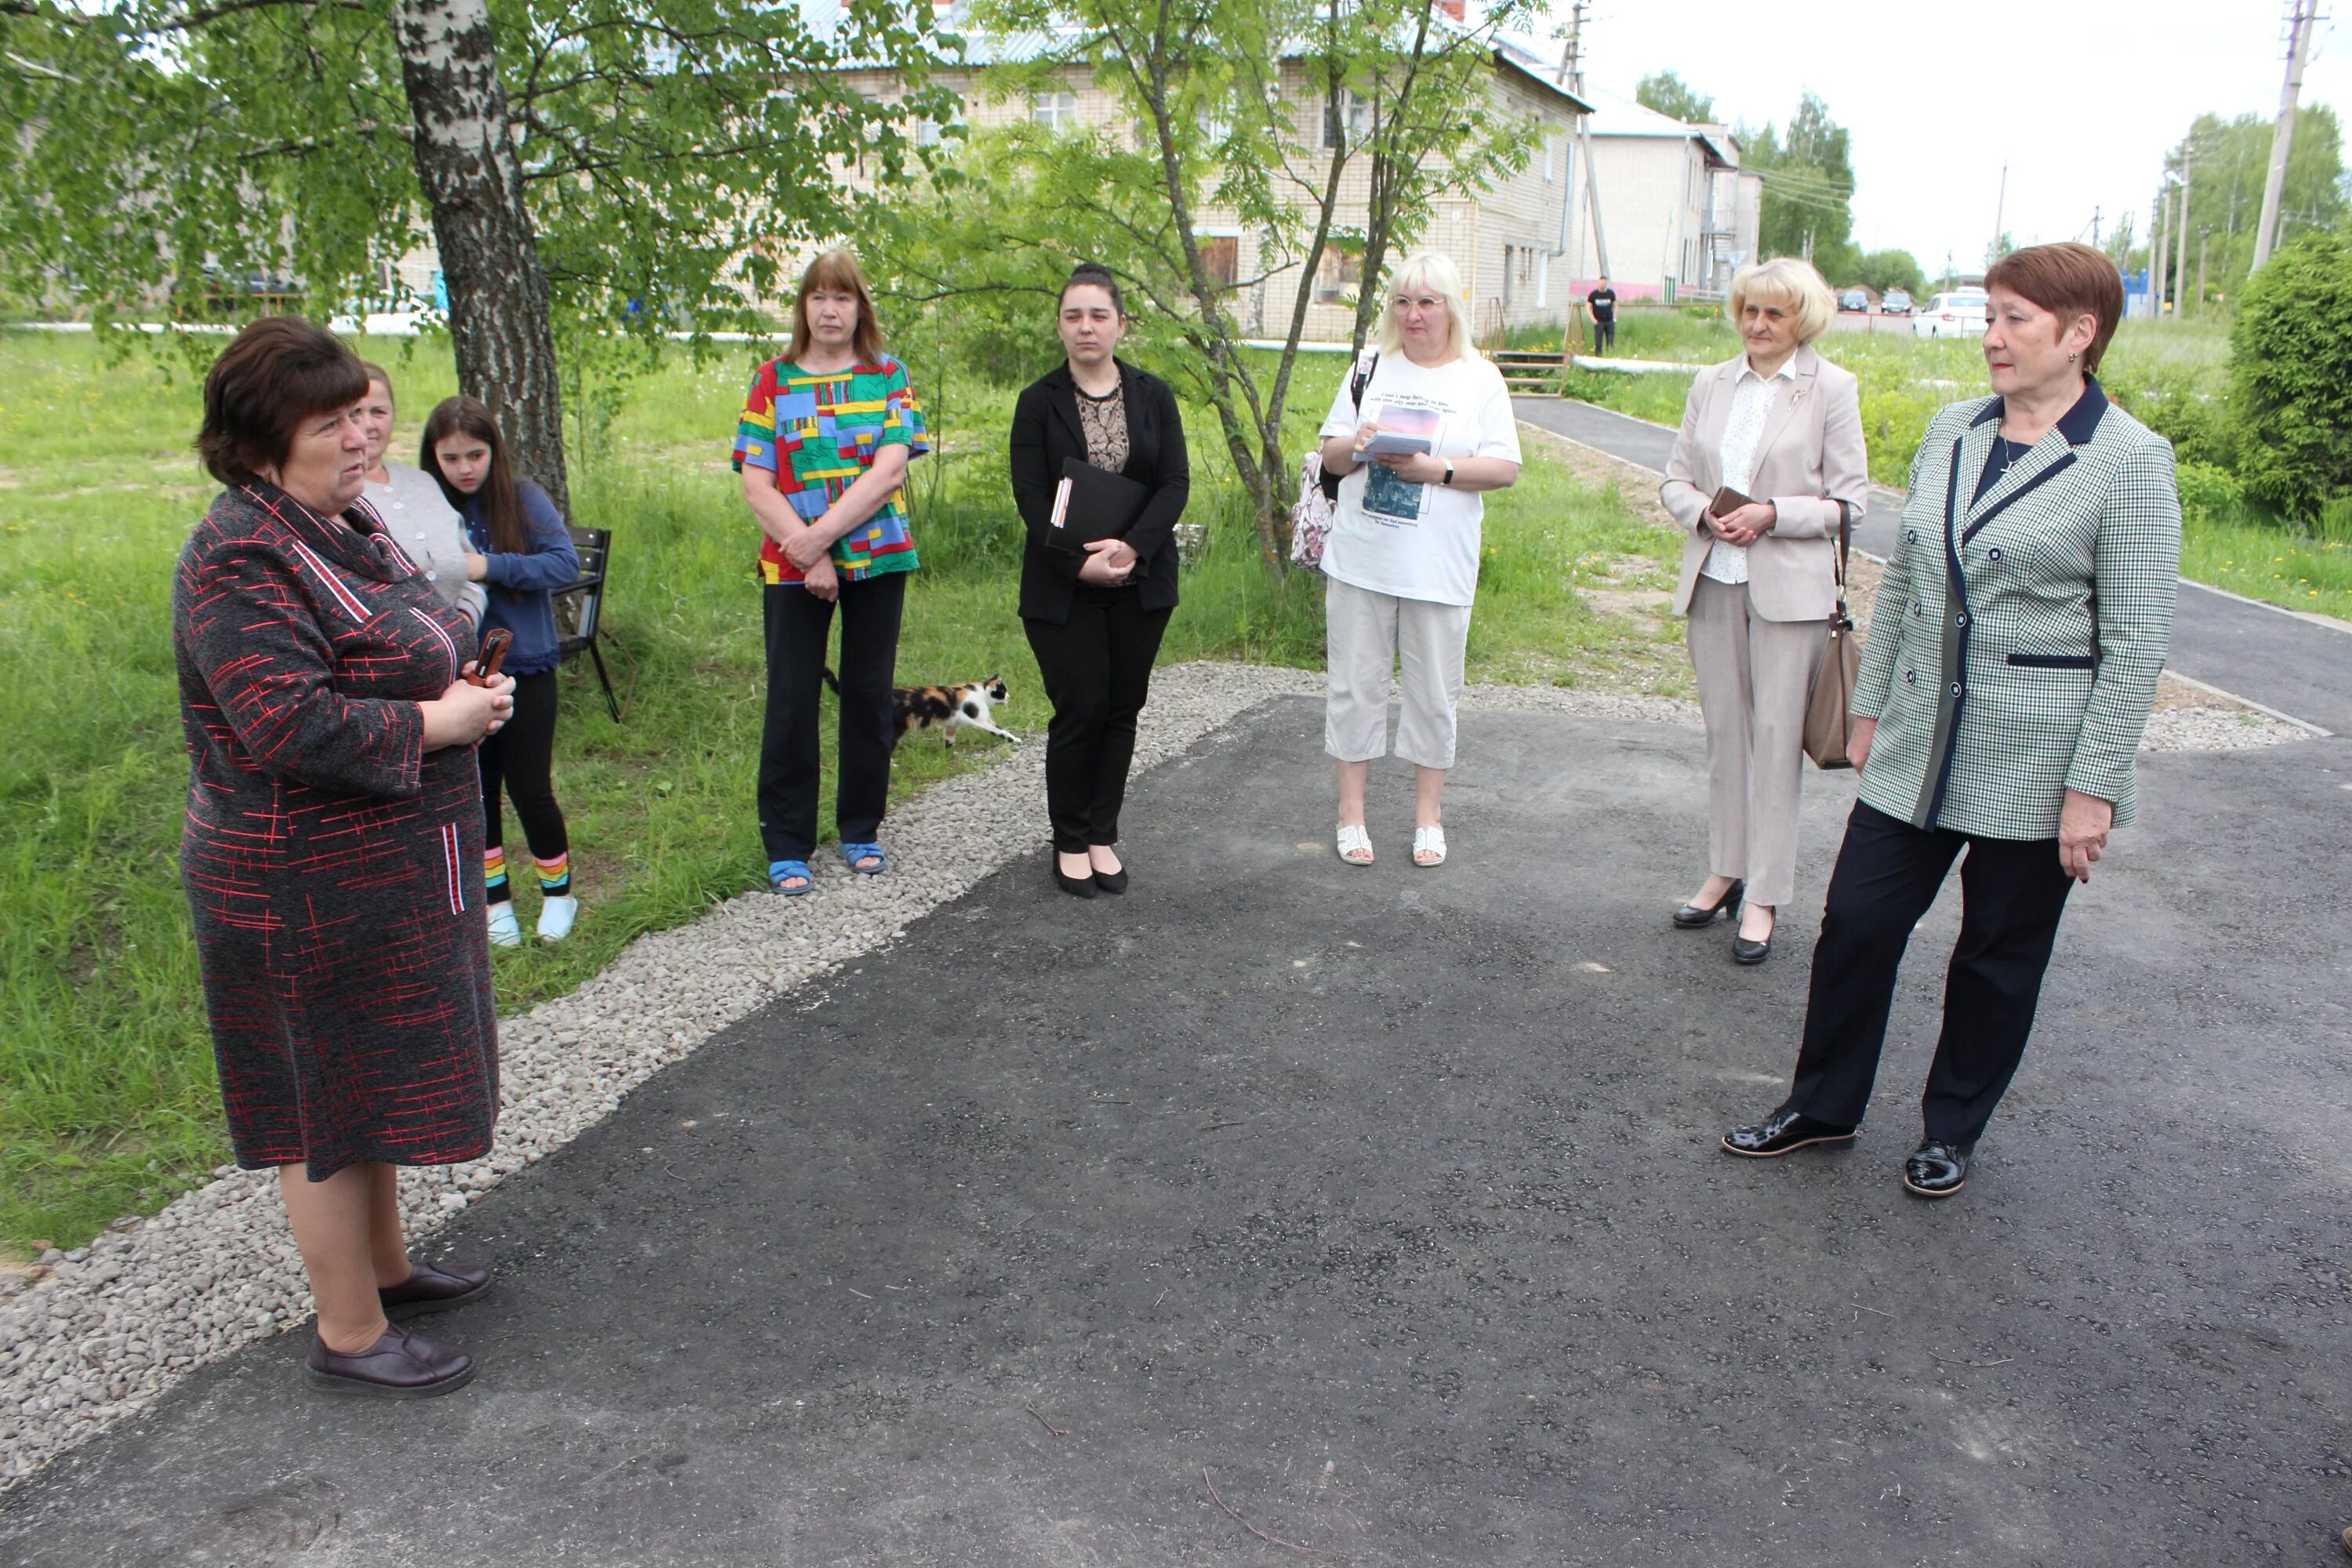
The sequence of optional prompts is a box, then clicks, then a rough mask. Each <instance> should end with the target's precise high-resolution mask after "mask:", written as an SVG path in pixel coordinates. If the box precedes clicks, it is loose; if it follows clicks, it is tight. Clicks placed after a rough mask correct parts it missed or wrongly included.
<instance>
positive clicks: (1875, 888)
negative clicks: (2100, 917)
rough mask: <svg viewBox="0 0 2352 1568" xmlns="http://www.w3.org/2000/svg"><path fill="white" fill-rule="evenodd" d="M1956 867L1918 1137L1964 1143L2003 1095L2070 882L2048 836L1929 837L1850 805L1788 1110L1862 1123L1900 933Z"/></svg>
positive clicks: (1898, 958) (1905, 936) (1890, 1000)
mask: <svg viewBox="0 0 2352 1568" xmlns="http://www.w3.org/2000/svg"><path fill="white" fill-rule="evenodd" d="M1963 848H1965V849H1966V850H1967V851H1968V858H1967V859H1966V860H1964V861H1962V862H1961V864H1960V940H1959V945H1958V946H1957V947H1955V948H1954V949H1953V950H1952V964H1951V968H1950V970H1949V972H1948V973H1947V975H1946V977H1945V981H1944V1031H1943V1036H1942V1037H1941V1038H1940V1039H1938V1040H1937V1042H1936V1060H1935V1064H1934V1065H1933V1066H1932V1067H1930V1068H1928V1069H1927V1094H1926V1095H1925V1096H1924V1097H1923V1098H1922V1099H1921V1100H1920V1109H1921V1110H1922V1112H1923V1113H1924V1116H1925V1120H1926V1122H1927V1136H1928V1137H1929V1138H1932V1139H1937V1140H1940V1141H1942V1142H1952V1143H1973V1142H1976V1140H1977V1137H1978V1135H1979V1133H1981V1132H1982V1131H1984V1129H1985V1123H1986V1122H1987V1121H1990V1120H1991V1119H1992V1112H1993V1107H1994V1106H1996V1105H1999V1104H2000V1097H2001V1095H2002V1094H2003V1093H2005V1092H2006V1091H2007V1090H2008V1089H2009V1080H2010V1079H2011V1078H2012V1077H2014V1076H2015V1075H2016V1072H2017V1064H2018V1062H2019V1060H2020V1059H2021V1058H2023V1056H2024V1055H2025V1037H2026V1036H2028V1035H2029V1034H2031V1033H2032V1031H2033V1010H2034V1005H2035V1004H2036V1003H2038V1002H2039V1001H2040V1000H2041V997H2042V973H2043V972H2044V971H2046V970H2047V969H2048V968H2049V967H2050V950H2051V947H2052V946H2053V944H2054V943H2055V942H2057V940H2058V917H2059V916H2060V915H2061V914H2063V912H2064V911H2065V908H2066V894H2067V892H2068V890H2069V889H2072V888H2073V887H2074V879H2073V878H2071V877H2069V876H2067V875H2066V873H2065V871H2064V870H2063V868H2060V866H2059V864H2058V841H2057V840H2056V839H2054V838H2034V839H2015V838H1972V837H1969V836H1968V835H1967V834H1963V833H1951V832H1947V831H1942V830H1937V831H1934V832H1930V831H1928V830H1927V829H1925V828H1918V827H1914V826H1911V825H1910V824H1909V823H1907V822H1904V821H1901V820H1899V819H1897V818H1895V817H1892V816H1887V815H1886V814H1885V812H1883V811H1877V810H1874V809H1873V808H1872V807H1870V806H1867V805H1862V804H1860V803H1859V802H1857V803H1856V804H1855V805H1854V808H1853V816H1851V817H1849V818H1847V820H1846V826H1845V843H1844V845H1843V847H1841V848H1840V849H1839V850H1838V858H1837V869H1836V870H1835V871H1833V872H1832V873H1831V875H1830V890H1829V907H1828V908H1827V909H1826V910H1824V911H1823V912H1822V937H1821V941H1820V942H1818V943H1817V944H1816V945H1815V946H1814V948H1813V981H1812V994H1811V1000H1810V1001H1809V1003H1808V1005H1807V1006H1806V1009H1805V1043H1804V1047H1803V1048H1802V1050H1801V1051H1800V1052H1799V1053H1798V1056H1797V1076H1796V1081H1795V1082H1794V1084H1792V1085H1791V1087H1790V1091H1789V1103H1790V1105H1791V1106H1793V1107H1794V1108H1795V1109H1797V1110H1801V1111H1803V1112H1804V1113H1805V1114H1806V1115H1808V1116H1811V1117H1814V1118H1816V1119H1818V1120H1820V1121H1827V1122H1831V1123H1833V1124H1835V1125H1837V1126H1840V1127H1855V1126H1859V1125H1861V1123H1862V1118H1863V1112H1864V1110H1867V1109H1868V1108H1869V1105H1870V1086H1871V1082H1872V1080H1873V1079H1875V1078H1876V1077H1877V1074H1878V1053H1879V1049H1880V1047H1883V1046H1884V1045H1885V1042H1886V1015H1887V1010H1888V1009H1889V1008H1890V1007H1891V1006H1892V1005H1893V1004H1894V1000H1895V971H1896V970H1897V969H1898V968H1900V967H1901V965H1902V963H1903V950H1904V949H1905V947H1906V946H1907V945H1908V944H1909V942H1910V941H1911V928H1912V927H1913V926H1915V925H1916V924H1918V923H1919V921H1920V919H1921V917H1923V916H1925V915H1926V914H1927V907H1928V906H1929V905H1930V904H1932V903H1934V902H1935V901H1936V890H1937V889H1938V888H1940V887H1942V886H1943V883H1944V878H1945V876H1946V875H1947V874H1948V872H1949V871H1950V870H1951V868H1952V860H1953V858H1954V857H1956V856H1958V854H1959V853H1960V851H1961V850H1962V849H1963Z"/></svg>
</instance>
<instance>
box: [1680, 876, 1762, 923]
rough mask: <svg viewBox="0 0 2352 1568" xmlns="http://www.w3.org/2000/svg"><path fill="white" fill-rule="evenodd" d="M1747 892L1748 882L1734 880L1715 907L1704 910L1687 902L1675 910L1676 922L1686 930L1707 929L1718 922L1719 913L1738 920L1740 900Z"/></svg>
mask: <svg viewBox="0 0 2352 1568" xmlns="http://www.w3.org/2000/svg"><path fill="white" fill-rule="evenodd" d="M1747 893H1748V884H1747V883H1746V882H1744V881H1740V882H1734V883H1732V884H1731V886H1730V888H1729V889H1727V890H1726V891H1725V893H1724V895H1723V897H1721V898H1719V899H1717V900H1716V901H1715V904H1714V907H1713V908H1711V909H1704V910H1703V909H1700V908H1699V907H1698V906H1697V905H1696V904H1685V905H1684V906H1683V907H1682V908H1681V909H1678V910H1675V925H1677V926H1679V927H1680V928H1681V929H1683V930H1684V931H1705V930H1706V928H1707V927H1709V926H1711V925H1713V924H1714V923H1715V922H1716V919H1717V916H1719V915H1724V914H1728V915H1730V916H1731V918H1732V919H1734V920H1738V918H1739V900H1741V899H1742V898H1745V897H1746V896H1747Z"/></svg>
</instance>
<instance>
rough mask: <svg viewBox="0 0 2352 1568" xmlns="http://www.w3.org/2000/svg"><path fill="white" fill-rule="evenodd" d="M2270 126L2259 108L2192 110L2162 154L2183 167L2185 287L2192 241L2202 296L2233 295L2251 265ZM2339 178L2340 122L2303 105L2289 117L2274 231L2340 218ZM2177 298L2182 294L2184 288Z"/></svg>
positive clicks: (2175, 256) (2177, 168) (2327, 110)
mask: <svg viewBox="0 0 2352 1568" xmlns="http://www.w3.org/2000/svg"><path fill="white" fill-rule="evenodd" d="M2273 129H2274V128H2273V124H2272V122H2271V121H2270V120H2269V119H2268V118H2267V117H2265V116H2263V115H2259V114H2241V115H2238V116H2237V117H2235V118H2234V119H2229V120H2224V119H2223V118H2222V117H2221V116H2220V115H2218V114H2200V115H2199V116H2198V117H2197V119H2196V120H2195V121H2193V122H2192V123H2191V124H2190V126H2189V134H2188V135H2187V136H2186V137H2184V138H2183V139H2182V140H2181V142H2179V145H2177V146H2175V147H2174V148H2173V149H2172V150H2171V151H2170V152H2169V153H2167V154H2166V156H2165V166H2166V168H2168V169H2169V170H2171V171H2173V172H2174V173H2176V174H2178V173H2180V172H2182V171H2183V170H2184V169H2185V170H2186V172H2187V174H2188V175H2189V215H2188V219H2187V222H2188V234H2189V276H2188V279H2187V280H2186V288H2187V289H2189V290H2193V289H2195V288H2196V287H2197V265H2198V254H2199V250H2200V247H2202V249H2203V252H2204V259H2205V290H2206V293H2207V294H2208V295H2209V296H2218V297H2220V298H2223V299H2227V298H2230V297H2231V296H2233V295H2235V294H2236V293H2237V291H2238V289H2240V288H2241V287H2242V285H2243V284H2244V282H2245V280H2246V275H2247V273H2248V272H2249V271H2251V270H2252V266H2253V255H2254V226H2255V224H2256V223H2257V222H2258V221H2259V220H2260V218H2261V216H2262V206H2263V180H2264V179H2265V178H2266V177H2267V175H2268V174H2269V172H2270V161H2271V139H2272V134H2273ZM2343 178H2344V154H2343V125H2342V122H2341V121H2339V120H2338V119H2337V118H2336V110H2334V109H2332V108H2331V107H2329V106H2328V105H2326V104H2324V103H2319V104H2309V105H2306V106H2305V107H2304V109H2303V110H2300V111H2299V112H2298V113H2297V115H2296V116H2295V122H2294V146H2293V147H2292V148H2290V149H2289V150H2288V152H2287V159H2286V184H2285V186H2284V189H2283V190H2282V191H2281V193H2280V201H2279V217H2280V221H2279V230H2280V237H2281V238H2282V239H2287V238H2292V237H2294V236H2296V235H2298V234H2305V233H2308V232H2310V231H2311V230H2313V229H2325V228H2333V227H2335V226H2336V224H2337V223H2339V222H2340V221H2342V220H2343V218H2344V217H2345V216H2346V213H2347V207H2346V203H2345V194H2344V188H2343ZM2176 221H2177V215H2176ZM2179 233H2180V231H2179V229H2175V230H2174V231H2173V239H2172V247H2173V248H2172V249H2171V251H2170V254H2169V255H2168V258H2167V262H2168V265H2169V264H2171V263H2173V262H2177V261H2178V260H2179V255H2180V252H2179V243H2180V241H2179ZM2182 297H2183V298H2184V299H2185V298H2187V297H2188V296H2187V292H2186V291H2184V293H2183V296H2182Z"/></svg>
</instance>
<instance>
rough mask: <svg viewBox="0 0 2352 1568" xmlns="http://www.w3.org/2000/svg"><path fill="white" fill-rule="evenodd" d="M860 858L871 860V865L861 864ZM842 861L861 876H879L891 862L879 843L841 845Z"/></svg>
mask: <svg viewBox="0 0 2352 1568" xmlns="http://www.w3.org/2000/svg"><path fill="white" fill-rule="evenodd" d="M860 860H871V861H873V862H874V864H872V865H871V866H861V865H859V864H858V862H859V861H860ZM841 863H842V864H843V865H845V866H846V867H848V868H850V869H851V870H853V871H855V872H856V873H857V874H858V875H859V876H861V877H878V876H880V875H881V874H882V873H883V871H884V870H886V869H887V868H888V867H889V864H890V858H889V857H888V856H887V855H885V854H883V853H882V846H880V845H879V844H845V845H843V846H842V847H841Z"/></svg>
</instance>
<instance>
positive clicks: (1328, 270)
mask: <svg viewBox="0 0 2352 1568" xmlns="http://www.w3.org/2000/svg"><path fill="white" fill-rule="evenodd" d="M1363 283H1364V242H1363V241H1362V240H1360V239H1354V238H1348V237H1342V236H1339V235H1336V234H1335V235H1333V236H1332V237H1330V238H1329V239H1328V240H1327V241H1325V242H1324V246H1323V259H1322V260H1321V261H1320V262H1318V264H1317V265H1316V268H1315V302H1316V303H1317V304H1318V305H1352V304H1354V303H1355V302H1356V300H1357V299H1358V298H1359V293H1360V290H1361V289H1362V288H1363Z"/></svg>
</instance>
